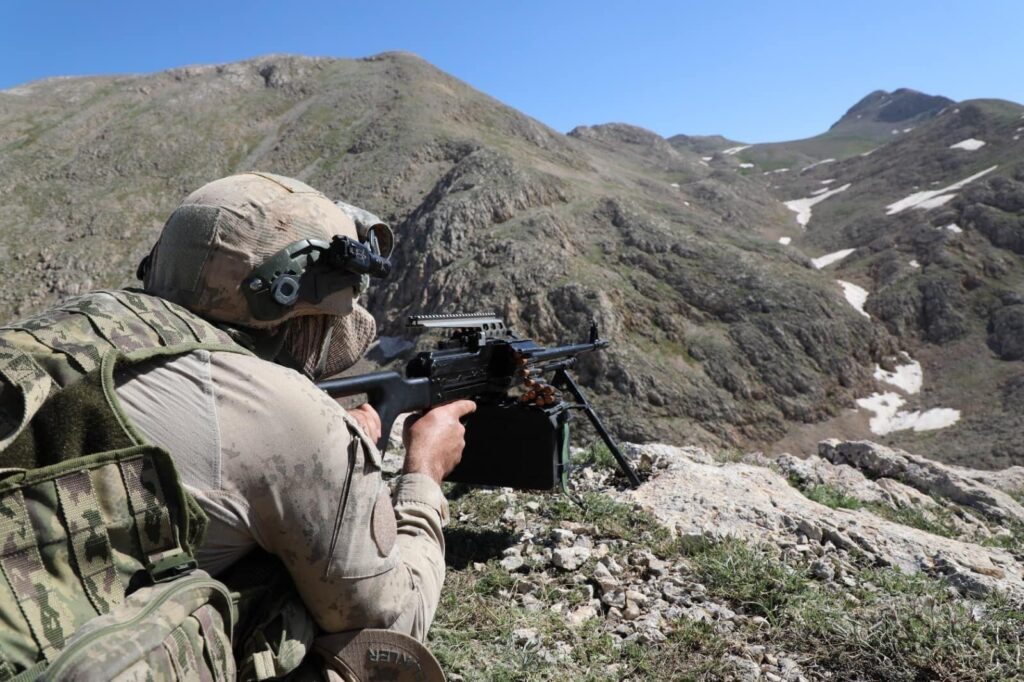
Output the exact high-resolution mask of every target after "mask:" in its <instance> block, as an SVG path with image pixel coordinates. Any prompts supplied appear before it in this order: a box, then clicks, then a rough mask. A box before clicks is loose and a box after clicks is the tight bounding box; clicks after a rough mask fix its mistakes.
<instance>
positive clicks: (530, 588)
mask: <svg viewBox="0 0 1024 682" xmlns="http://www.w3.org/2000/svg"><path fill="white" fill-rule="evenodd" d="M539 587H540V586H539V585H537V584H536V583H533V582H530V581H529V580H520V581H519V582H517V583H516V584H515V587H513V588H512V589H513V590H514V591H515V593H516V594H533V593H534V592H536V591H537V589H538V588H539Z"/></svg>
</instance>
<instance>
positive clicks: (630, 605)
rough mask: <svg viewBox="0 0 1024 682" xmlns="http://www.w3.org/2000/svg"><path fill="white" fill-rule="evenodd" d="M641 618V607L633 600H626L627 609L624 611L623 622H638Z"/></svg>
mask: <svg viewBox="0 0 1024 682" xmlns="http://www.w3.org/2000/svg"><path fill="white" fill-rule="evenodd" d="M639 617H640V606H639V605H638V604H637V603H636V602H635V601H633V600H632V599H627V600H626V608H624V609H622V619H623V620H636V619H637V618H639Z"/></svg>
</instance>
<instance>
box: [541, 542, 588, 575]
mask: <svg viewBox="0 0 1024 682" xmlns="http://www.w3.org/2000/svg"><path fill="white" fill-rule="evenodd" d="M589 558H590V550H589V549H587V548H586V547H559V548H558V549H556V550H554V551H553V552H552V553H551V563H553V564H554V565H555V567H556V568H561V569H562V570H565V571H575V570H576V569H578V568H579V567H580V566H582V565H583V563H584V562H585V561H586V560H587V559H589Z"/></svg>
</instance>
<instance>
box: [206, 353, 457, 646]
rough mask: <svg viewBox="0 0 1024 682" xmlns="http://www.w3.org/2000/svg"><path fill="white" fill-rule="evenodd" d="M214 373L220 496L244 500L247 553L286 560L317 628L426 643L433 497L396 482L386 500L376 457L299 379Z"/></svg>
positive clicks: (435, 527)
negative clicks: (250, 539)
mask: <svg viewBox="0 0 1024 682" xmlns="http://www.w3.org/2000/svg"><path fill="white" fill-rule="evenodd" d="M220 355H224V354H214V356H215V357H216V356H220ZM256 363H259V364H256ZM218 365H220V366H221V367H220V370H218ZM225 365H234V367H233V368H230V369H232V370H233V374H234V376H225V375H224V374H225V372H224V371H223V370H226V369H227V368H226V367H225ZM213 369H214V373H215V377H214V379H215V381H214V385H215V386H216V387H217V392H218V399H217V402H218V406H217V407H218V414H219V422H220V428H221V442H222V450H223V453H224V457H223V469H222V486H223V488H224V489H225V490H226V491H228V492H232V493H234V494H235V495H236V496H238V497H241V498H244V499H245V500H246V501H247V502H248V505H249V508H250V514H249V518H250V520H251V521H250V522H251V526H252V528H251V531H252V534H253V536H254V537H255V539H256V541H257V543H258V544H260V545H261V546H262V547H264V548H265V549H267V550H268V551H270V552H272V553H274V554H276V555H277V556H279V557H280V558H281V559H282V560H283V561H284V563H285V565H286V566H287V568H288V571H289V572H290V573H291V575H292V578H293V580H294V581H295V584H296V586H297V587H298V589H299V592H300V594H301V595H302V598H303V601H304V602H305V603H306V606H307V607H308V608H309V610H310V612H311V613H312V615H313V617H314V618H315V619H316V621H317V623H318V624H319V625H320V627H321V628H323V629H324V630H326V631H328V632H339V631H343V630H353V629H361V628H391V629H395V630H398V631H401V632H404V633H406V634H410V635H412V636H413V637H416V638H417V639H420V640H422V639H423V638H425V637H426V633H427V629H428V628H429V626H430V622H431V620H432V619H433V616H434V612H435V610H436V608H437V602H438V599H439V597H440V590H441V583H442V581H443V579H444V540H443V537H442V534H441V528H442V526H443V524H444V523H445V521H446V520H447V513H448V512H447V503H446V502H445V500H444V496H443V494H442V493H441V489H440V487H439V486H438V485H437V484H436V483H435V482H434V481H432V480H430V479H429V478H428V477H425V476H422V475H405V476H401V477H399V479H398V484H397V489H396V490H395V493H394V496H392V494H391V491H390V489H389V488H388V486H387V484H386V483H385V482H384V480H383V478H382V476H381V466H380V465H381V459H380V454H379V452H378V451H377V449H376V448H375V447H374V446H373V444H372V443H370V442H369V441H368V440H367V439H366V438H365V437H364V436H363V435H362V434H361V433H360V432H359V429H358V426H357V425H356V423H355V422H354V420H352V419H351V417H349V416H348V415H347V414H346V413H345V412H344V410H342V409H341V408H340V407H339V406H338V405H337V403H335V402H334V401H333V400H331V399H330V398H329V397H328V396H326V394H324V393H322V392H321V391H319V390H318V389H316V387H314V386H313V385H312V384H311V383H310V382H309V381H308V380H306V379H305V378H304V377H302V376H300V375H299V374H297V373H295V372H291V371H289V370H285V369H283V368H280V367H277V366H275V365H269V363H262V362H261V361H259V360H255V359H253V358H241V356H235V357H232V358H217V359H216V361H215V363H214V366H213ZM241 375H248V376H241ZM254 395H257V396H259V395H264V396H266V397H264V399H263V400H256V401H254V400H253V396H254Z"/></svg>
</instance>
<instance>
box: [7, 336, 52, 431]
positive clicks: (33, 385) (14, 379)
mask: <svg viewBox="0 0 1024 682" xmlns="http://www.w3.org/2000/svg"><path fill="white" fill-rule="evenodd" d="M0 375H3V377H4V378H5V379H7V381H9V382H10V383H11V384H12V385H14V386H16V387H17V388H18V390H19V391H20V392H21V400H22V412H21V420H20V422H19V423H18V425H17V426H16V427H15V428H14V430H13V431H11V432H10V433H7V434H4V437H3V439H2V440H0V451H2V450H3V449H4V448H6V447H7V446H8V445H10V444H11V443H12V442H13V441H14V439H15V438H17V437H18V434H20V433H21V432H22V430H23V429H24V428H25V425H26V424H28V423H29V421H30V420H31V419H32V417H33V416H34V415H35V413H36V412H37V411H38V410H39V408H40V407H41V406H42V404H43V403H44V402H46V398H47V397H48V396H49V395H50V388H51V387H52V386H53V380H52V379H51V378H50V375H49V374H47V373H46V371H45V370H44V369H43V368H42V367H40V366H39V363H37V362H36V361H35V360H33V359H32V356H30V355H28V354H27V353H25V352H24V351H22V350H19V349H18V348H16V347H14V346H13V345H11V344H10V343H8V342H7V341H5V340H4V339H2V338H0Z"/></svg>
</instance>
